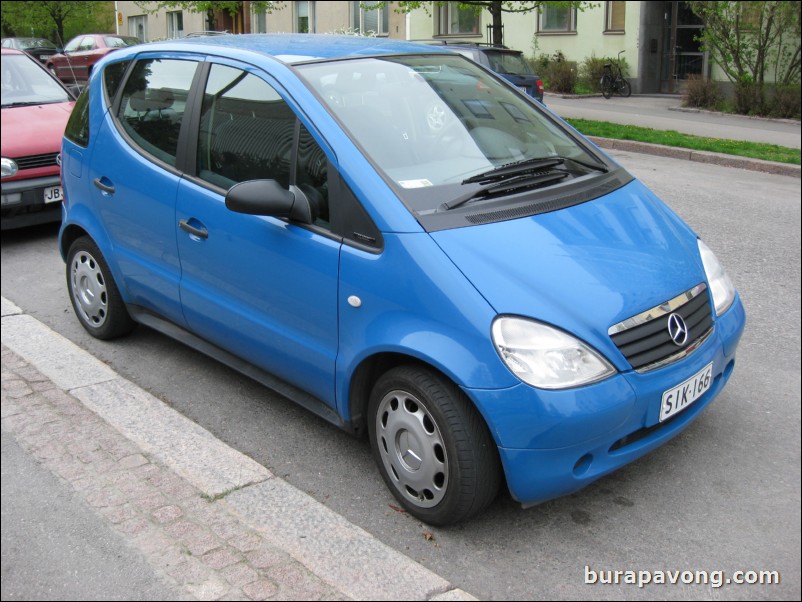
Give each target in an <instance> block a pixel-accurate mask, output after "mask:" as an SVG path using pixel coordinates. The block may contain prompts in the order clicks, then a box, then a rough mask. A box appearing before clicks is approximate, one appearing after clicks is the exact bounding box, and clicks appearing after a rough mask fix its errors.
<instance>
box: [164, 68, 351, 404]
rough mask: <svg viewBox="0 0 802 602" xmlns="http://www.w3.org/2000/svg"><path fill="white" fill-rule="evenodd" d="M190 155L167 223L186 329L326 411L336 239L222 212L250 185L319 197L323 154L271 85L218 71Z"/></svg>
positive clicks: (333, 347) (320, 229) (333, 343)
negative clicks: (264, 182) (266, 183)
mask: <svg viewBox="0 0 802 602" xmlns="http://www.w3.org/2000/svg"><path fill="white" fill-rule="evenodd" d="M196 154H197V165H196V169H194V170H193V171H194V172H195V173H196V175H195V176H194V177H190V178H187V179H185V180H183V181H182V182H181V183H180V185H179V187H178V201H177V206H176V218H175V222H174V224H175V228H176V234H177V238H178V251H179V256H180V259H181V270H182V278H181V287H180V290H181V301H182V305H183V308H184V314H185V316H186V320H187V323H188V325H189V327H190V329H191V330H192V331H193V332H195V333H197V334H199V335H200V336H202V337H203V338H205V339H206V340H208V341H211V342H212V343H214V344H216V345H218V346H219V347H221V348H223V349H225V350H227V351H229V352H231V353H233V354H234V355H237V356H239V357H241V358H244V359H245V360H247V361H249V362H250V363H252V364H253V365H255V366H257V367H259V368H261V369H262V370H265V371H267V372H269V373H271V374H273V375H275V376H278V377H279V378H281V379H282V380H284V381H287V382H289V383H291V384H293V385H295V386H296V387H299V388H301V389H303V390H305V391H307V392H309V393H311V394H312V395H314V396H315V397H317V398H318V399H321V400H323V401H325V402H326V403H328V404H329V405H330V406H332V407H334V405H335V404H334V366H335V361H336V356H337V345H338V318H337V315H338V314H337V287H338V269H339V257H340V246H341V242H340V241H339V240H338V239H336V238H334V237H332V236H330V235H328V234H329V233H328V232H327V230H326V225H327V219H326V218H327V216H326V215H325V214H324V213H322V212H319V213H318V215H317V220H316V222H315V224H310V225H304V226H301V225H297V224H294V223H291V222H288V221H286V220H283V219H278V218H274V217H264V216H257V215H245V214H240V213H235V212H233V211H231V210H229V209H227V208H226V206H225V192H226V191H227V190H228V189H229V188H230V187H231V186H232V185H234V184H236V183H237V182H242V181H246V180H254V179H272V180H276V181H278V182H279V183H280V184H281V185H282V186H283V187H285V188H287V187H289V185H290V184H292V185H297V186H299V187H301V188H304V189H306V190H307V192H308V194H309V195H310V197H311V196H314V197H315V198H316V199H317V200H318V201H323V200H325V198H324V197H326V195H327V194H328V192H327V191H328V183H327V162H326V157H325V155H324V154H323V152H322V150H321V149H320V146H319V145H318V144H317V143H316V142H315V140H314V139H313V138H312V137H311V135H310V134H309V132H308V131H307V130H306V129H305V128H303V127H302V126H301V125H300V124H299V123H298V122H297V119H296V116H295V114H294V113H293V111H292V109H291V108H290V107H289V105H288V104H287V103H286V102H285V101H284V100H283V99H282V97H281V96H280V95H279V94H278V93H277V92H276V90H275V88H273V87H272V86H271V85H270V84H268V83H267V82H266V81H265V80H264V79H262V78H260V77H257V76H256V75H254V74H253V73H249V72H247V71H245V70H241V69H239V68H236V67H233V66H225V65H220V64H213V65H212V66H211V68H210V72H209V77H208V81H207V83H206V88H205V93H204V100H203V106H202V110H201V115H200V120H199V134H198V140H197V153H196ZM318 205H320V204H318Z"/></svg>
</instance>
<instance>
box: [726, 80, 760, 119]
mask: <svg viewBox="0 0 802 602" xmlns="http://www.w3.org/2000/svg"><path fill="white" fill-rule="evenodd" d="M733 101H734V103H735V105H734V107H733V108H734V109H735V112H736V113H739V114H741V115H765V114H766V107H765V102H764V93H763V88H762V87H761V86H759V85H757V84H756V83H755V82H752V81H742V82H736V84H735V98H734V99H733Z"/></svg>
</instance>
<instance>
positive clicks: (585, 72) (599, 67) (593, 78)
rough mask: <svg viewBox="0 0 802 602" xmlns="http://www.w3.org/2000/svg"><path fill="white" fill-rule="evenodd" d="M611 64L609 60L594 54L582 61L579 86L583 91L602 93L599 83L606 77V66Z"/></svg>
mask: <svg viewBox="0 0 802 602" xmlns="http://www.w3.org/2000/svg"><path fill="white" fill-rule="evenodd" d="M609 62H610V59H609V58H605V57H597V56H596V55H593V54H592V55H590V56H589V57H587V58H586V59H585V60H584V61H582V63H581V64H580V65H579V84H580V85H581V86H582V88H583V90H588V91H589V92H599V91H600V87H599V81H600V80H601V78H602V75H604V65H605V64H606V63H609ZM577 92H578V91H577Z"/></svg>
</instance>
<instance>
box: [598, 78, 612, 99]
mask: <svg viewBox="0 0 802 602" xmlns="http://www.w3.org/2000/svg"><path fill="white" fill-rule="evenodd" d="M599 88H601V93H602V96H604V97H605V98H610V97H611V96H612V95H613V78H612V77H610V76H609V75H602V78H601V81H600V82H599Z"/></svg>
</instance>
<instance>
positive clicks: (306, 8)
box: [295, 2, 315, 33]
mask: <svg viewBox="0 0 802 602" xmlns="http://www.w3.org/2000/svg"><path fill="white" fill-rule="evenodd" d="M295 31H296V33H314V32H315V3H314V2H296V3H295Z"/></svg>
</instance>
